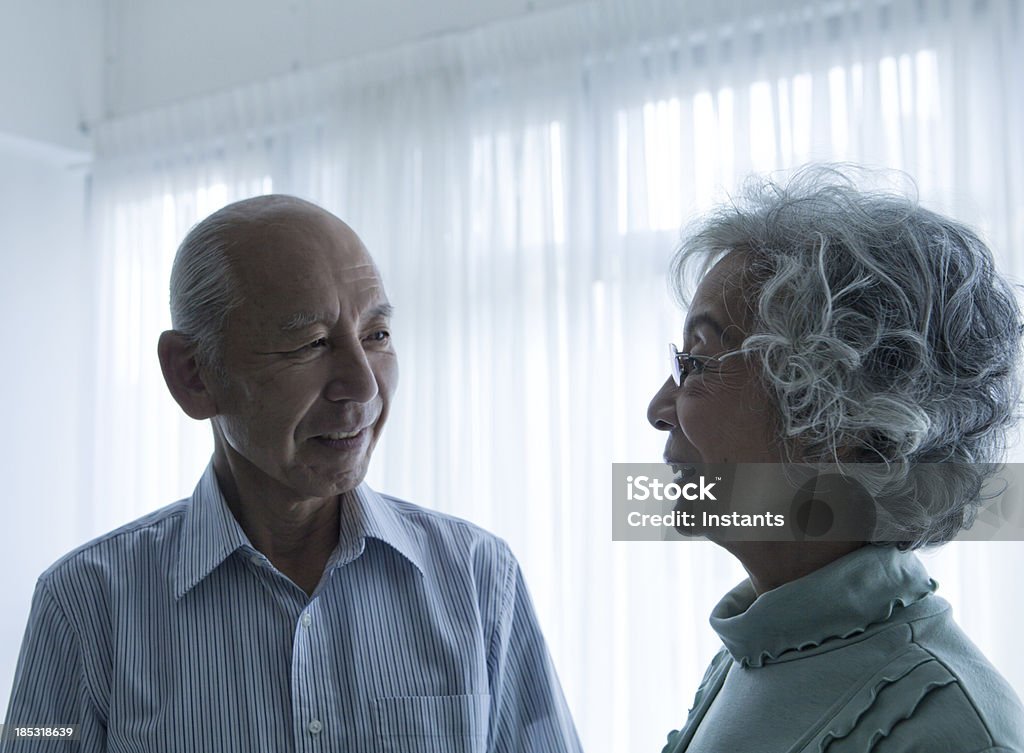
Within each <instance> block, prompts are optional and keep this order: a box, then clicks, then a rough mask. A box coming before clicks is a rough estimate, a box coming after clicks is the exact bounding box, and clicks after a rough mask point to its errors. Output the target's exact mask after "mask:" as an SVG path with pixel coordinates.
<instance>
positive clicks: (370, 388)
mask: <svg viewBox="0 0 1024 753" xmlns="http://www.w3.org/2000/svg"><path fill="white" fill-rule="evenodd" d="M331 358H332V362H331V375H330V381H329V382H328V383H327V388H326V390H325V392H324V396H325V397H326V398H327V399H328V400H332V401H335V402H337V401H341V400H355V401H356V402H359V403H368V402H370V401H371V400H373V398H375V397H377V375H376V374H374V372H373V368H372V367H371V365H370V361H369V359H368V358H367V355H366V351H365V350H364V349H363V347H362V343H356V344H355V345H353V346H348V347H338V348H337V350H336V351H335V352H334V353H333V354H332V355H331Z"/></svg>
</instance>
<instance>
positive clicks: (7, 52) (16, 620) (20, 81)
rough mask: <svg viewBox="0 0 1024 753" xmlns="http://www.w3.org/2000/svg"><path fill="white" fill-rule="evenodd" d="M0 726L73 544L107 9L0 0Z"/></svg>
mask: <svg viewBox="0 0 1024 753" xmlns="http://www.w3.org/2000/svg"><path fill="white" fill-rule="evenodd" d="M0 18H2V19H3V22H2V23H0V71H3V74H2V75H0V270H2V274H0V343H3V348H4V356H3V364H4V368H3V369H2V370H0V395H2V396H3V419H4V424H3V428H4V431H3V434H2V435H0V474H2V475H0V477H2V478H3V479H4V495H3V501H4V525H2V526H0V572H2V573H4V581H3V599H4V608H3V609H2V610H0V716H2V715H4V714H5V713H6V708H7V699H8V696H9V693H10V689H11V681H12V679H13V677H14V667H15V663H16V661H17V656H18V650H19V647H20V645H21V638H22V634H23V632H24V630H25V619H26V617H27V615H28V606H29V601H30V599H31V596H32V590H33V587H34V585H35V580H36V577H37V576H38V575H39V573H40V572H42V570H43V569H44V568H45V567H46V566H47V565H49V564H50V563H51V562H52V561H53V560H54V559H56V558H57V557H59V556H60V555H61V554H63V553H64V552H66V551H67V550H68V549H70V548H71V547H72V546H74V545H75V544H77V543H79V542H80V538H81V534H80V530H81V529H80V527H79V521H78V518H77V510H78V507H77V501H78V499H79V492H80V490H81V489H82V488H83V487H82V485H83V484H84V483H87V479H86V478H85V475H84V473H83V470H84V468H85V467H87V464H86V463H84V462H83V461H84V458H83V457H82V453H83V451H84V450H83V448H84V447H87V446H88V445H87V444H83V438H85V437H87V436H88V431H87V430H88V427H87V425H86V424H85V422H83V420H82V419H83V416H82V412H83V411H84V410H86V409H87V405H88V403H87V402H86V399H85V398H86V396H87V395H88V394H90V392H91V386H90V382H89V380H90V379H91V375H92V366H91V363H90V362H89V358H88V352H87V351H86V350H85V348H86V343H88V342H89V341H90V336H91V327H90V324H89V322H90V318H91V312H92V301H91V295H92V292H91V291H92V286H91V285H90V284H89V280H90V277H89V274H90V273H89V269H90V267H89V264H88V260H87V253H88V243H87V238H86V224H85V201H86V175H87V169H88V162H89V150H90V137H89V135H88V133H87V132H85V131H84V130H83V129H82V128H80V124H82V123H83V122H84V123H89V122H93V121H94V120H95V119H96V118H97V117H98V116H99V114H100V113H101V111H102V102H101V100H102V74H103V0H0Z"/></svg>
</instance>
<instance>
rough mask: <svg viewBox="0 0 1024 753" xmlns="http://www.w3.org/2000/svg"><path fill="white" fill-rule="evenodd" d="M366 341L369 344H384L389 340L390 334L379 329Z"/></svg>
mask: <svg viewBox="0 0 1024 753" xmlns="http://www.w3.org/2000/svg"><path fill="white" fill-rule="evenodd" d="M366 339H367V340H369V341H370V342H377V343H385V342H387V341H388V340H390V339H391V333H390V332H388V331H387V330H386V329H379V330H377V331H376V332H374V333H373V334H372V335H370V336H369V337H367V338H366Z"/></svg>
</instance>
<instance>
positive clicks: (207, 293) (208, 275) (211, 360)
mask: <svg viewBox="0 0 1024 753" xmlns="http://www.w3.org/2000/svg"><path fill="white" fill-rule="evenodd" d="M230 209H231V207H225V209H222V210H220V211H219V212H215V213H214V214H212V215H210V216H209V217H207V218H206V219H204V220H203V221H201V222H200V223H198V224H197V225H195V226H194V227H193V228H192V229H191V230H190V231H189V233H188V235H186V236H185V239H184V240H183V241H182V242H181V245H180V246H179V247H178V252H177V253H176V254H175V256H174V265H173V266H172V267H171V325H172V326H173V327H174V329H175V330H177V331H178V332H181V333H182V334H183V335H185V336H186V337H188V338H189V339H190V340H191V341H192V342H193V343H194V345H195V357H196V362H197V363H198V364H199V366H200V367H202V368H205V369H207V370H209V371H210V372H212V373H213V374H214V375H220V376H223V362H222V357H223V344H222V341H221V335H222V333H223V331H224V324H225V322H226V321H227V318H228V315H229V314H230V313H231V311H232V310H233V309H235V308H237V307H238V306H239V305H241V303H242V295H241V291H240V290H239V287H238V284H237V281H236V279H235V277H234V274H233V271H232V269H231V263H230V260H229V258H228V248H229V247H230V245H231V243H232V234H233V233H234V232H236V231H237V229H238V223H239V221H240V220H242V219H244V218H246V217H248V215H244V216H243V215H240V213H238V212H233V211H229V210H230Z"/></svg>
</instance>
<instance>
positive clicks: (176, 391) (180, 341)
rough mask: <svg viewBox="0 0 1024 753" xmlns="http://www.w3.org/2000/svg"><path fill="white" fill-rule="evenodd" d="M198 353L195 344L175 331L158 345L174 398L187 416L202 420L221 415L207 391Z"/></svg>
mask: <svg viewBox="0 0 1024 753" xmlns="http://www.w3.org/2000/svg"><path fill="white" fill-rule="evenodd" d="M195 350H196V348H195V343H194V342H193V341H192V340H191V339H189V338H188V337H186V336H185V335H183V334H182V333H180V332H177V331H175V330H167V331H166V332H163V333H161V335H160V340H159V342H158V343H157V355H158V356H159V357H160V369H161V371H163V374H164V381H165V382H166V383H167V389H168V390H170V391H171V396H172V397H173V398H174V400H175V402H177V403H178V405H180V406H181V409H182V410H183V411H185V413H186V415H188V416H189V417H191V418H194V419H196V420H197V421H202V420H203V419H206V418H211V417H213V416H216V415H217V403H216V401H215V400H214V398H213V395H211V394H210V391H209V390H208V389H207V386H206V382H205V380H204V378H203V375H202V373H201V372H200V369H199V364H198V362H197V361H196V354H195Z"/></svg>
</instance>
